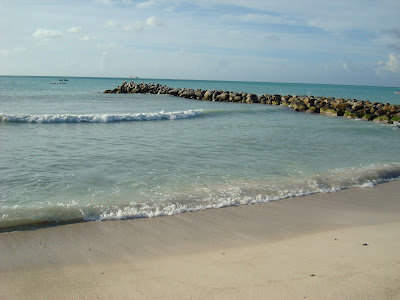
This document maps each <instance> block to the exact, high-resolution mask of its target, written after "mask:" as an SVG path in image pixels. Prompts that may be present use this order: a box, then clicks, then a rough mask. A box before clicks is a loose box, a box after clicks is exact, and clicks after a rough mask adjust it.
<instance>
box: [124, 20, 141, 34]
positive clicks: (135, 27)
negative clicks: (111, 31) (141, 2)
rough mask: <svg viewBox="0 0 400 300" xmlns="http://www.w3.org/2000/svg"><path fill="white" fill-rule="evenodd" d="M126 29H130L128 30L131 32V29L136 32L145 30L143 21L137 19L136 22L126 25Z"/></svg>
mask: <svg viewBox="0 0 400 300" xmlns="http://www.w3.org/2000/svg"><path fill="white" fill-rule="evenodd" d="M124 30H125V31H128V32H131V31H135V32H137V31H142V30H143V25H142V23H141V22H139V21H137V22H136V23H134V24H129V25H126V26H124Z"/></svg>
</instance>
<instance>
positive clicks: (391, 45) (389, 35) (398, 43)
mask: <svg viewBox="0 0 400 300" xmlns="http://www.w3.org/2000/svg"><path fill="white" fill-rule="evenodd" d="M375 42H377V43H378V44H382V45H385V46H386V47H387V48H388V49H392V50H395V51H400V30H398V29H392V30H385V31H384V32H382V34H381V35H380V36H379V37H378V38H377V39H375Z"/></svg>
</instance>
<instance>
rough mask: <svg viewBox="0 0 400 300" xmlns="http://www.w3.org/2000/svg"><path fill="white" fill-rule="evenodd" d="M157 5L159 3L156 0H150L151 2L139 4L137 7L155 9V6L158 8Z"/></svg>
mask: <svg viewBox="0 0 400 300" xmlns="http://www.w3.org/2000/svg"><path fill="white" fill-rule="evenodd" d="M156 5H157V2H156V1H154V0H149V1H147V2H142V3H139V4H138V5H137V7H139V8H150V7H154V6H156Z"/></svg>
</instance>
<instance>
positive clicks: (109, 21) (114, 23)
mask: <svg viewBox="0 0 400 300" xmlns="http://www.w3.org/2000/svg"><path fill="white" fill-rule="evenodd" d="M106 25H107V26H108V27H118V26H119V24H118V23H117V22H115V21H113V20H108V21H107V23H106Z"/></svg>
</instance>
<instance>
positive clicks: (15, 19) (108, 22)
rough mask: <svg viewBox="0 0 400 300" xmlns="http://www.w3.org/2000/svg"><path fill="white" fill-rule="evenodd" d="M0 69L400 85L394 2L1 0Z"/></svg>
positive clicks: (399, 30) (399, 21)
mask: <svg viewBox="0 0 400 300" xmlns="http://www.w3.org/2000/svg"><path fill="white" fill-rule="evenodd" d="M0 75H34V76H48V75H49V76H63V77H66V76H84V77H85V76H89V77H129V76H138V77H142V78H171V79H196V80H234V81H264V82H299V83H328V84H349V85H372V86H396V87H398V86H400V1H399V0H374V1H371V0H335V1H332V0H329V1H325V0H301V1H299V0H279V1H278V0H276V1H272V0H263V1H261V0H237V1H227V0H199V1H189V0H168V1H167V0H87V1H85V0H80V1H75V0H64V1H58V0H42V1H41V0H38V1H35V0H31V1H28V0H0Z"/></svg>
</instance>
